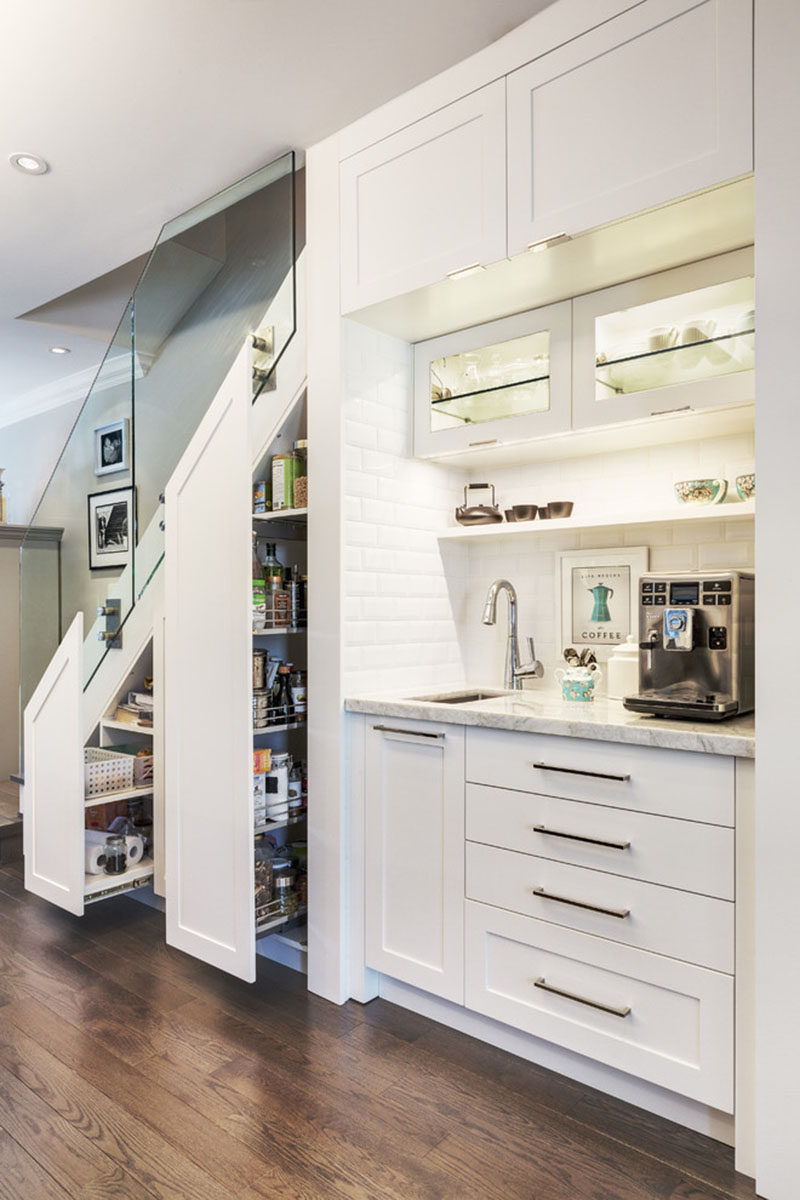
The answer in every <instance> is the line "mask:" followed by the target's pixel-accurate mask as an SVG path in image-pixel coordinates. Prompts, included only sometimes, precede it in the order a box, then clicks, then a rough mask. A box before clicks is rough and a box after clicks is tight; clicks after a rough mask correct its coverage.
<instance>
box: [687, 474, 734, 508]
mask: <svg viewBox="0 0 800 1200" xmlns="http://www.w3.org/2000/svg"><path fill="white" fill-rule="evenodd" d="M727 494H728V481H727V479H686V480H684V481H683V483H676V484H675V495H676V496H677V497H678V499H679V500H680V501H681V503H682V504H721V503H722V501H723V500H724V499H725V497H726V496H727Z"/></svg>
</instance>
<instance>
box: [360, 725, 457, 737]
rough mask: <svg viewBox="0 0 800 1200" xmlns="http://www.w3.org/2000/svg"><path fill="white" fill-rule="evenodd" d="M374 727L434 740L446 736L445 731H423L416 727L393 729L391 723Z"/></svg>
mask: <svg viewBox="0 0 800 1200" xmlns="http://www.w3.org/2000/svg"><path fill="white" fill-rule="evenodd" d="M372 728H373V729H375V730H376V731H377V732H378V733H399V734H400V735H401V736H402V737H413V738H432V739H434V740H436V739H437V738H438V739H440V740H441V739H442V738H444V734H443V733H423V731H422V730H419V731H417V730H416V729H393V728H392V726H391V725H373V726H372Z"/></svg>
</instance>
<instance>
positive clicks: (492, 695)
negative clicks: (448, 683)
mask: <svg viewBox="0 0 800 1200" xmlns="http://www.w3.org/2000/svg"><path fill="white" fill-rule="evenodd" d="M508 694H509V693H508V692H476V691H472V692H449V693H448V694H447V695H446V696H412V697H411V699H412V700H421V701H423V702H425V703H426V704H476V703H477V702H478V701H479V700H496V699H498V697H500V696H507V695H508Z"/></svg>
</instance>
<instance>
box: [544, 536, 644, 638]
mask: <svg viewBox="0 0 800 1200" xmlns="http://www.w3.org/2000/svg"><path fill="white" fill-rule="evenodd" d="M649 557H650V552H649V548H648V547H647V546H622V547H620V549H618V550H576V551H573V550H566V551H563V552H562V553H560V554H559V555H558V556H557V558H558V575H557V578H558V585H557V587H556V598H557V607H558V619H557V624H556V629H557V630H558V635H559V637H560V643H559V646H560V648H561V649H566V647H567V646H575V647H584V646H590V647H591V648H592V649H593V650H594V652H595V655H596V657H597V659H598V660H600V661H605V660H606V659H607V658H608V657H609V655H610V654H611V652H612V651H613V649H614V647H615V646H619V645H624V644H625V639H626V638H627V637H628V636H629V634H633V635H634V636H636V637H638V631H639V604H638V600H639V579H640V577H641V576H642V575H643V574H644V573H645V571H647V569H648V563H649Z"/></svg>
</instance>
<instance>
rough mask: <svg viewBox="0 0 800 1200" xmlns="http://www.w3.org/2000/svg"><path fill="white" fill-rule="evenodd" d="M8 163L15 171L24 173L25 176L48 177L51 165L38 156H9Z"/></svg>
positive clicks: (24, 154)
mask: <svg viewBox="0 0 800 1200" xmlns="http://www.w3.org/2000/svg"><path fill="white" fill-rule="evenodd" d="M8 161H9V162H10V163H11V166H12V167H14V168H15V170H17V171H22V173H23V175H46V174H47V172H48V171H49V170H50V164H49V163H47V162H46V161H45V160H44V159H43V158H40V157H39V155H38V154H26V153H24V152H22V153H20V154H9V156H8Z"/></svg>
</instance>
